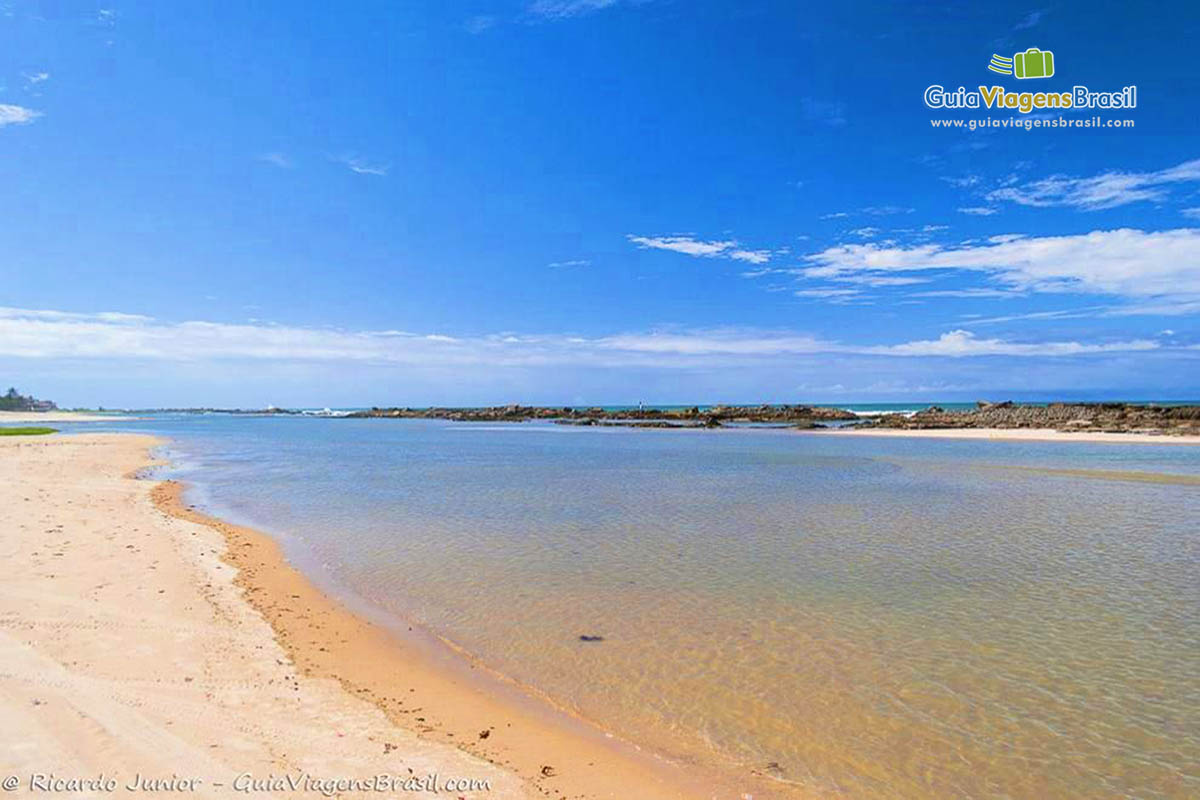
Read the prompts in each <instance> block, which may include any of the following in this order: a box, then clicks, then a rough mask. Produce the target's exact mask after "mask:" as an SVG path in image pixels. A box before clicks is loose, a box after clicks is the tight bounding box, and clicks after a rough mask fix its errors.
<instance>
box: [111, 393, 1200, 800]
mask: <svg viewBox="0 0 1200 800" xmlns="http://www.w3.org/2000/svg"><path fill="white" fill-rule="evenodd" d="M113 427H123V428H130V427H132V428H135V429H148V430H153V431H155V432H159V433H165V434H167V435H170V436H172V437H173V438H174V440H175V442H174V444H173V445H172V447H171V455H172V457H173V458H174V459H175V460H176V462H177V464H178V465H179V467H178V470H177V472H178V473H179V475H180V476H181V477H183V478H185V479H187V480H189V481H192V482H193V483H194V484H195V485H196V487H197V489H196V497H197V499H198V500H199V501H200V502H201V503H202V504H204V505H206V506H208V507H209V508H210V509H211V510H213V511H215V512H216V513H219V514H223V515H225V516H228V517H231V518H234V519H236V520H239V521H242V522H247V523H251V524H254V525H257V526H259V527H260V528H263V529H266V530H268V531H271V532H274V533H276V534H278V535H280V536H281V538H283V539H284V541H285V543H286V546H287V549H288V551H289V554H290V555H291V556H292V557H293V558H295V559H296V560H297V561H298V562H299V563H301V564H302V565H307V566H308V567H309V568H310V569H314V570H319V571H320V572H321V579H322V580H326V581H329V582H332V583H333V584H335V585H336V586H338V587H340V588H341V590H342V591H347V592H352V593H353V594H354V595H356V596H357V597H359V598H362V599H365V600H367V601H369V602H370V603H372V604H374V605H375V606H377V607H378V608H379V609H381V610H383V611H384V612H386V613H389V614H392V615H395V616H396V617H397V618H408V619H416V620H418V621H420V622H423V623H424V624H426V625H428V626H429V627H431V628H432V629H434V630H435V631H437V632H439V633H441V634H443V635H445V636H446V637H448V638H450V639H452V640H453V641H455V642H457V643H458V644H460V645H462V646H464V647H466V648H467V649H469V650H471V651H473V652H474V653H476V654H477V655H479V656H480V657H481V658H482V659H483V660H485V661H486V662H488V663H489V664H490V665H492V666H494V667H496V668H497V669H499V670H500V671H502V672H504V673H507V674H508V675H510V676H512V677H514V678H516V679H518V680H520V681H523V682H525V683H527V684H529V685H532V686H535V687H537V688H538V689H541V690H543V691H545V692H547V693H548V694H550V695H551V696H552V697H554V698H556V699H557V700H558V701H560V702H562V703H563V704H565V705H568V706H570V707H572V708H574V709H577V710H578V711H579V712H580V713H582V714H584V715H585V716H587V717H590V718H592V719H594V720H596V721H598V722H599V723H601V724H603V725H605V726H607V727H609V728H611V729H613V730H616V731H619V732H621V733H622V734H624V735H627V736H629V737H630V738H633V739H634V740H635V741H641V742H644V743H647V744H649V745H652V746H654V747H656V748H658V749H660V750H663V751H667V752H669V753H673V754H676V755H679V756H682V757H686V758H696V759H702V760H704V761H707V762H712V763H717V764H719V765H721V766H722V767H723V768H725V769H728V770H731V771H734V772H737V771H744V770H748V769H758V770H761V771H767V772H768V773H769V774H773V775H775V776H776V777H778V778H779V779H780V780H781V782H788V783H781V787H784V788H785V789H786V787H788V786H792V785H795V786H799V787H802V788H803V790H805V791H807V792H810V793H811V792H816V793H817V794H822V793H824V794H828V795H829V796H843V795H845V796H852V797H966V796H970V797H1051V796H1076V797H1083V796H1086V797H1093V798H1102V797H1140V798H1151V797H1188V796H1191V797H1196V796H1200V768H1198V766H1197V765H1200V678H1198V677H1197V675H1198V673H1200V485H1198V484H1197V483H1195V482H1193V483H1190V484H1189V483H1187V482H1183V481H1180V482H1170V481H1169V480H1168V481H1154V480H1146V479H1145V478H1147V473H1149V474H1150V476H1151V477H1152V476H1153V475H1160V476H1161V475H1175V476H1190V477H1191V478H1193V479H1195V478H1196V477H1197V476H1200V447H1196V448H1192V447H1170V446H1132V445H1088V444H1068V445H1061V444H1049V443H1047V444H1034V443H1028V444H1026V443H1008V442H1004V443H993V442H954V441H922V440H918V439H846V438H836V437H832V436H812V435H804V434H797V433H794V432H789V431H717V432H699V431H654V430H637V431H629V430H612V429H600V430H595V429H587V428H572V427H561V426H553V425H531V424H525V425H508V426H497V425H491V426H489V425H480V424H476V425H465V424H453V423H447V422H436V421H400V420H327V419H289V418H280V419H272V418H257V419H255V418H249V419H246V418H240V419H239V418H229V417H220V416H210V417H192V418H161V419H158V420H154V421H151V422H139V423H133V424H129V425H123V426H115V425H114V426H113ZM1075 470H1096V471H1104V472H1107V473H1112V474H1109V475H1104V476H1097V475H1095V474H1093V473H1089V474H1086V475H1083V474H1078V473H1077V472H1073V471H1075ZM1139 479H1140V480H1139ZM580 634H595V635H602V636H603V637H604V641H603V642H600V643H582V642H580V641H579V636H580Z"/></svg>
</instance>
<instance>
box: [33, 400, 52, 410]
mask: <svg viewBox="0 0 1200 800" xmlns="http://www.w3.org/2000/svg"><path fill="white" fill-rule="evenodd" d="M57 408H58V406H57V405H55V404H54V401H53V400H34V401H33V402H32V403H30V404H29V410H30V411H54V410H55V409H57Z"/></svg>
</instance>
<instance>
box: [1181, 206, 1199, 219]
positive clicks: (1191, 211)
mask: <svg viewBox="0 0 1200 800" xmlns="http://www.w3.org/2000/svg"><path fill="white" fill-rule="evenodd" d="M1179 213H1180V214H1183V215H1184V216H1185V217H1187V218H1188V219H1200V208H1183V209H1180V210H1179Z"/></svg>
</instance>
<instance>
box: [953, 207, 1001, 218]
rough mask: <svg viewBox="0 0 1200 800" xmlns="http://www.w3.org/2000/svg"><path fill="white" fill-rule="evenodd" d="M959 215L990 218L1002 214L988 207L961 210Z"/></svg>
mask: <svg viewBox="0 0 1200 800" xmlns="http://www.w3.org/2000/svg"><path fill="white" fill-rule="evenodd" d="M958 213H960V214H969V215H971V216H973V217H990V216H991V215H993V214H999V213H1000V212H999V211H998V210H996V209H994V208H988V207H987V206H967V207H966V208H960V209H959V210H958Z"/></svg>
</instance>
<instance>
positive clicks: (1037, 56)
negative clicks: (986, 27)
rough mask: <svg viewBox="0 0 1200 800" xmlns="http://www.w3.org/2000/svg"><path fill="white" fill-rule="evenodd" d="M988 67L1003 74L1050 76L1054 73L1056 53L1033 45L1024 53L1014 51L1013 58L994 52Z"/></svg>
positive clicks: (1024, 76)
mask: <svg viewBox="0 0 1200 800" xmlns="http://www.w3.org/2000/svg"><path fill="white" fill-rule="evenodd" d="M988 69H990V70H991V71H992V72H999V73H1000V74H1001V75H1015V76H1016V77H1017V78H1020V79H1022V80H1024V79H1026V78H1049V77H1051V76H1053V75H1054V53H1051V52H1050V51H1049V50H1039V49H1037V48H1036V47H1031V48H1029V49H1028V50H1026V51H1025V52H1024V53H1014V54H1013V57H1012V58H1007V57H1005V56H1001V55H996V54H995V53H993V54H992V60H991V61H989V62H988Z"/></svg>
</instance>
